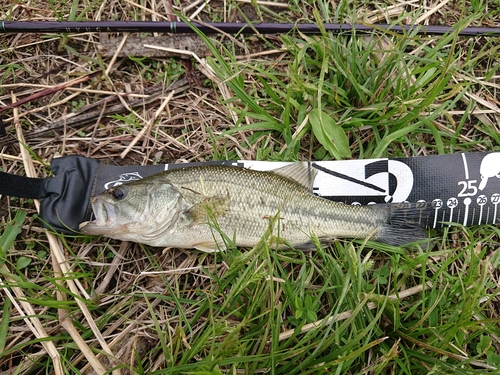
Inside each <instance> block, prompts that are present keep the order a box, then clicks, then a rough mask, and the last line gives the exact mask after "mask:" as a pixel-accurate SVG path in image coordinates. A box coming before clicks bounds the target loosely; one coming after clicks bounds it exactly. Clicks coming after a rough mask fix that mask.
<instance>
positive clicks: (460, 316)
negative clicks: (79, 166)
mask: <svg viewBox="0 0 500 375" xmlns="http://www.w3.org/2000/svg"><path fill="white" fill-rule="evenodd" d="M452 3H454V2H450V3H448V4H447V6H445V7H444V8H443V9H442V11H441V13H440V14H439V15H438V16H437V21H436V22H441V23H443V24H454V23H456V22H459V23H458V25H459V27H465V26H467V25H468V24H480V25H489V24H498V22H499V18H500V13H499V12H498V9H496V8H495V7H494V6H492V5H491V4H490V5H488V4H487V3H486V2H481V1H472V2H465V1H458V2H456V4H452ZM330 4H331V2H327V1H321V0H317V1H309V2H301V1H291V2H289V9H288V10H287V11H280V9H278V8H275V7H270V6H267V5H262V4H259V3H258V2H255V3H254V4H253V7H254V10H255V13H256V17H257V18H262V19H268V18H271V19H272V20H274V21H280V22H289V21H295V20H297V19H302V20H303V19H304V18H305V19H307V20H309V21H314V20H315V19H316V20H318V19H319V20H324V21H329V22H343V21H352V20H356V14H357V13H356V12H357V11H360V10H364V11H365V12H368V11H369V10H372V9H373V8H374V7H375V8H376V7H379V8H380V9H383V8H385V7H388V6H390V5H395V4H397V2H396V1H386V2H376V3H374V2H372V1H361V0H360V1H354V2H348V1H340V2H338V6H337V7H335V8H333V7H332V6H331V5H330ZM42 5H43V4H42ZM42 5H40V4H38V5H37V6H42ZM49 5H50V7H49V8H48V9H51V10H52V12H53V14H52V15H53V17H56V18H58V19H63V18H65V17H66V15H69V17H71V18H73V19H86V18H89V19H90V18H92V15H93V14H94V13H95V11H96V9H97V8H99V6H100V3H99V2H95V1H92V2H86V3H85V4H82V5H81V6H80V5H79V4H78V2H72V3H71V4H62V3H61V2H58V1H54V0H52V1H50V2H49ZM248 6H250V5H248ZM218 7H221V5H220V4H215V5H214V4H212V5H210V6H209V7H208V8H207V9H208V10H207V12H208V15H207V16H209V17H211V19H212V20H214V21H221V20H222V19H223V17H222V16H223V14H222V12H220V10H221V9H219V8H218ZM5 9H7V8H5ZM120 11H123V12H125V14H127V13H126V12H130V13H129V14H128V15H129V16H130V17H131V18H134V19H140V17H141V16H142V14H143V13H142V10H140V8H127V9H122V10H120ZM226 11H227V14H240V15H243V16H245V13H244V12H243V11H242V7H241V6H240V4H237V3H235V2H228V8H227V9H226ZM4 12H5V11H4ZM422 13H423V10H418V9H417V10H415V11H414V12H411V13H402V14H400V15H398V16H395V17H394V18H392V19H391V22H392V23H394V24H399V23H401V22H402V21H403V20H404V19H406V18H410V19H416V18H417V17H419V16H421V15H422ZM108 15H109V16H110V17H109V18H110V19H111V18H112V17H115V16H116V17H118V15H116V14H113V15H110V14H108ZM5 18H7V19H8V18H9V17H8V13H7V17H5ZM204 40H205V42H206V43H207V44H208V45H209V47H210V48H211V50H212V52H213V56H212V57H211V58H209V59H208V62H209V64H210V66H211V67H212V68H213V69H214V71H215V72H216V74H217V77H218V78H219V79H220V80H221V81H222V82H224V84H225V85H227V87H228V88H229V89H230V91H231V93H232V96H231V98H229V99H228V100H225V99H223V97H222V95H221V94H220V92H219V90H218V88H217V87H216V85H215V84H214V83H213V82H210V81H208V80H207V81H206V82H204V84H205V86H206V88H205V89H210V95H208V94H207V96H213V98H214V102H215V103H217V108H216V110H214V112H217V111H218V113H219V112H220V113H224V116H225V117H224V118H223V119H219V120H218V121H219V122H221V123H223V125H224V126H220V127H218V126H215V125H210V124H212V123H208V122H207V123H206V124H205V123H204V124H203V130H204V131H205V132H206V139H205V140H204V142H205V144H204V148H201V150H202V151H200V153H199V154H196V155H192V157H193V159H192V160H203V159H205V160H215V159H238V158H240V157H241V152H242V150H243V151H246V152H248V153H245V154H244V155H249V154H251V155H253V157H254V158H255V159H260V160H275V161H276V160H279V161H293V160H305V159H307V160H333V159H349V158H376V157H382V156H384V157H386V156H390V157H398V156H409V155H410V156H411V155H414V156H416V155H428V154H448V153H457V152H463V151H470V152H473V151H482V150H500V147H499V144H500V137H499V135H498V131H497V128H498V125H497V117H498V113H488V114H476V112H474V111H476V110H478V109H488V107H487V106H486V105H485V104H484V102H486V103H488V102H489V103H491V104H495V103H496V101H495V98H496V97H497V96H498V95H497V91H498V61H499V60H500V53H499V48H500V43H499V42H498V39H494V38H490V39H487V38H477V39H467V38H462V37H457V35H455V34H450V35H445V36H442V37H422V36H416V35H393V34H391V33H386V32H382V31H377V32H374V33H373V34H370V35H367V36H364V37H360V36H356V35H353V34H351V33H348V34H346V35H331V34H328V33H323V34H321V35H314V36H312V35H299V34H297V33H290V34H288V35H282V36H280V37H279V38H278V37H272V38H271V37H266V36H259V37H248V38H246V39H245V38H238V39H236V41H230V40H228V39H224V40H221V39H220V38H218V37H204ZM77 42H78V43H81V41H77ZM77 42H75V41H74V40H73V39H72V36H71V35H64V36H63V37H61V44H62V45H64V46H65V48H66V46H67V50H68V51H69V50H72V51H76V49H75V48H74V44H72V43H77ZM242 43H243V45H244V46H245V47H246V48H248V49H249V50H250V51H252V48H255V49H259V48H261V49H264V50H271V49H280V50H279V51H278V52H276V53H275V54H273V55H271V56H270V57H256V58H251V59H241V58H237V56H240V55H241V54H242V52H241V50H242V47H241V46H242ZM0 45H4V43H3V42H1V43H0ZM262 46H264V47H262ZM75 53H76V52H75ZM80 53H81V52H80ZM82 55H83V53H82ZM9 56H10V55H9ZM15 56H16V55H14V54H13V55H12V60H8V61H6V60H1V61H0V66H4V67H7V68H6V70H5V72H3V73H0V75H1V80H2V82H7V81H8V82H11V81H12V82H16V81H15V79H14V78H15V75H14V73H13V72H17V74H21V73H20V70H23V69H27V68H26V67H23V68H22V69H21V66H22V65H18V64H17V62H16V61H15ZM68 58H72V59H75V60H74V61H78V62H80V63H81V61H94V60H91V58H90V57H78V55H77V54H72V55H71V56H70V57H68ZM80 58H81V60H79V59H80ZM4 59H5V57H4ZM103 64H104V63H103ZM169 64H172V65H171V66H170V65H169ZM96 69H97V68H96ZM120 69H121V70H123V71H125V72H127V73H128V74H130V75H132V76H140V77H142V79H144V80H145V81H147V82H148V83H154V84H157V83H158V82H162V81H167V82H170V81H171V80H175V79H176V77H177V76H179V75H180V74H181V72H182V70H183V67H182V65H181V64H179V63H177V62H174V61H173V60H171V59H168V60H165V61H157V60H152V59H138V58H135V59H130V60H125V61H124V62H123V65H122V66H121V67H120ZM111 74H116V75H118V73H117V72H112V73H111ZM119 77H122V78H124V77H127V76H126V75H122V76H119ZM113 82H114V83H115V84H116V83H117V77H114V78H113ZM204 94H205V92H202V93H201V94H200V97H201V96H203V95H204ZM477 97H479V98H481V99H482V100H484V102H481V101H479V100H477ZM96 100H97V99H96ZM186 101H188V100H187V99H186ZM76 103H80V102H78V101H77V102H76ZM197 103H199V102H197ZM68 105H69V107H68V108H69V111H71V103H69V104H68ZM187 107H188V106H186V108H187ZM202 110H206V111H207V112H208V111H211V110H212V108H211V107H210V108H209V107H208V106H207V107H202V105H201V104H200V111H202ZM186 112H187V113H189V114H190V115H191V112H188V110H187V109H186ZM138 113H140V114H141V115H144V114H147V111H146V110H145V111H144V112H138ZM230 113H234V114H236V118H237V121H236V122H233V120H232V117H231V116H230ZM143 118H146V117H145V116H144V117H143ZM114 120H115V123H117V122H119V123H120V124H121V125H122V126H121V127H120V126H116V127H115V128H114V129H113V130H112V133H111V134H110V136H117V135H120V136H122V135H123V136H127V135H130V134H132V135H134V134H135V133H136V129H139V128H140V127H142V126H143V125H144V124H143V123H142V119H141V118H140V117H139V116H137V115H136V114H130V115H123V116H122V115H120V116H115V117H114ZM30 121H32V122H36V121H39V119H38V117H33V118H31V120H30ZM40 121H41V120H40ZM158 121H161V120H158ZM193 122H195V121H193ZM37 124H40V122H38V123H37ZM164 130H165V132H169V133H168V134H169V136H174V135H175V134H176V133H175V130H171V129H169V128H168V126H165V129H164ZM182 132H183V133H182V135H183V138H179V139H181V140H182V142H185V143H186V144H188V140H189V139H191V138H192V137H193V134H192V133H193V131H192V130H191V128H185V129H183V130H182ZM158 134H160V133H157V134H156V135H155V137H156V136H157V137H160V135H158ZM117 138H119V137H117ZM153 138H154V137H153ZM332 139H335V142H332V141H331V140H332ZM233 140H236V141H237V142H235V141H233ZM160 141H161V139H160ZM54 142H56V140H55V141H54ZM71 142H76V141H67V143H68V144H70V143H71ZM117 142H118V141H117ZM235 143H237V146H236V145H235ZM80 146H81V147H82V148H83V149H84V150H86V148H85V147H87V145H83V146H82V145H81V144H75V145H73V146H71V147H73V148H71V150H76V151H75V152H78V151H79V150H80V149H79V147H80ZM57 147H61V149H62V146H59V145H58V146H57ZM100 147H102V150H100V152H102V153H100V154H98V155H99V157H101V158H103V159H106V158H107V157H108V156H107V155H108V153H110V152H111V151H112V146H111V145H107V144H105V145H104V146H100ZM141 147H143V146H142V145H140V144H139V145H138V146H136V148H134V150H135V152H136V154H137V155H142V154H141V153H142V152H143V151H142V149H141ZM63 150H64V149H63ZM167 150H168V151H169V152H172V154H171V156H170V157H171V160H177V159H182V158H184V157H186V154H180V152H179V155H177V154H175V153H174V151H171V150H169V149H168V148H167ZM191 150H192V149H189V152H191ZM196 150H198V149H196ZM205 150H209V151H208V153H207V152H206V151H205ZM38 151H39V152H40V153H43V150H38ZM38 151H37V150H32V151H31V152H32V155H33V156H35V155H36V153H37V152H38ZM98 151H99V150H98ZM2 152H3V151H2ZM203 152H205V153H203ZM96 155H97V154H96ZM110 159H111V158H110ZM40 160H42V161H45V160H43V159H42V158H40ZM135 160H136V159H133V158H131V159H128V160H127V161H128V162H129V163H132V161H135ZM140 160H141V161H142V160H143V159H140ZM107 161H111V162H116V160H107ZM42 168H43V170H46V171H48V168H47V167H45V166H44V167H42ZM25 206H29V207H31V204H30V203H27V202H19V200H11V201H9V213H8V214H7V215H6V217H5V218H3V220H4V223H3V224H2V226H1V227H0V228H1V229H0V230H1V233H0V263H1V264H2V268H0V279H1V280H2V283H3V285H2V287H1V289H0V305H1V307H0V314H1V315H0V317H1V321H0V372H2V371H4V372H6V373H9V372H7V371H12V372H13V373H18V374H42V373H52V372H53V371H54V364H53V363H54V361H53V360H52V359H51V358H50V356H49V355H48V354H47V353H46V352H45V349H44V347H42V345H41V343H42V342H51V343H53V344H54V345H55V346H56V347H57V350H58V353H59V354H60V356H61V361H62V363H63V368H64V371H65V373H67V374H79V373H83V368H84V366H85V365H87V364H88V361H87V360H86V359H85V358H84V357H83V356H82V355H81V350H80V348H79V347H78V345H77V342H76V341H75V339H74V337H72V336H71V335H70V334H69V333H68V331H67V330H66V329H65V328H63V326H62V325H61V321H62V317H63V316H67V317H68V319H69V320H70V321H71V323H72V324H73V325H74V326H75V328H76V330H77V331H78V333H79V334H80V335H81V336H82V338H83V339H84V340H85V342H86V345H87V346H88V347H89V348H90V349H91V350H92V352H93V353H94V354H95V355H98V356H99V357H98V358H99V359H100V360H101V362H102V363H103V365H104V366H105V367H106V368H107V369H109V370H111V369H112V368H113V366H116V367H117V368H118V367H120V368H121V369H123V372H122V373H125V369H128V370H129V371H130V373H133V374H237V373H245V374H258V373H266V374H267V373H268V374H327V373H328V374H332V373H333V374H401V375H410V374H411V375H415V374H485V373H498V368H499V367H500V355H499V354H498V353H499V352H500V341H499V340H500V339H499V337H500V324H499V323H500V317H499V314H498V303H499V302H498V295H499V292H500V290H499V285H500V284H499V273H498V267H499V266H500V252H499V245H498V243H499V236H500V230H499V228H498V227H497V226H491V225H484V226H481V227H475V228H462V227H460V226H458V225H457V226H452V227H450V228H445V230H444V231H443V232H434V231H432V233H431V235H432V237H433V238H437V240H436V242H435V243H434V244H433V246H431V248H430V249H429V250H428V251H408V250H406V249H403V248H396V247H391V246H388V245H382V244H377V243H371V242H368V243H363V242H360V241H337V242H334V243H333V244H332V245H330V246H321V245H319V244H317V246H316V248H315V249H313V250H310V251H299V250H294V249H290V250H286V251H274V250H272V249H271V247H270V243H269V241H270V238H269V234H266V235H265V236H264V237H263V239H262V241H261V243H259V244H258V245H257V246H256V247H255V248H253V249H237V248H235V247H234V246H232V245H231V239H230V238H228V239H227V242H228V249H229V250H227V251H226V252H221V253H216V254H210V255H207V254H200V253H196V252H186V251H178V250H164V251H161V249H151V248H149V247H147V246H142V245H137V244H121V243H119V242H116V241H109V242H108V241H106V240H102V239H91V238H74V239H73V238H64V237H62V236H61V237H60V238H59V239H60V240H61V241H62V243H63V245H64V247H63V251H64V254H65V257H66V260H67V262H68V264H69V265H70V270H69V273H67V274H66V275H64V276H59V275H58V274H57V273H56V272H55V270H54V266H53V264H54V263H55V262H56V260H55V259H53V258H52V256H51V254H52V253H51V251H50V246H49V244H48V243H47V239H46V237H45V236H44V235H43V234H40V233H38V232H36V231H34V232H33V231H30V230H31V226H34V227H35V228H38V227H37V225H38V224H37V223H36V222H35V221H32V220H31V219H30V218H29V217H30V215H28V218H25V217H24V216H23V214H22V212H24V211H21V210H18V209H19V207H25ZM28 209H29V208H28ZM16 210H17V214H16V213H15V211H16ZM23 223H24V226H23ZM28 224H29V225H28ZM16 236H17V237H16ZM32 237H33V238H32ZM7 280H9V281H7ZM69 280H75V281H76V282H77V283H78V287H79V288H80V289H79V292H78V293H75V291H74V290H72V289H71V288H69V286H68V281H69ZM14 287H20V288H22V290H23V292H24V295H25V297H23V298H24V300H26V301H27V302H28V303H29V304H31V305H32V306H33V307H34V309H35V316H36V317H37V318H38V319H40V321H41V322H42V323H43V326H44V328H45V330H46V331H47V332H48V334H49V337H48V338H37V337H35V336H34V335H33V334H31V331H30V329H29V327H28V326H27V323H26V321H25V320H23V317H22V316H21V314H20V313H19V311H18V310H17V307H16V306H15V303H14V302H15V301H16V299H15V298H14V300H11V298H9V296H8V294H7V291H9V292H11V294H12V290H13V288H14ZM412 288H414V289H412ZM408 290H415V291H416V292H415V293H413V294H410V295H405V294H404V293H405V291H408ZM85 294H88V296H89V297H88V298H87V297H86V296H85ZM61 295H62V296H63V297H61ZM392 295H396V298H392ZM77 301H78V302H80V301H83V302H84V304H85V306H86V308H87V309H88V310H89V311H90V316H91V317H92V319H93V322H94V323H95V324H96V325H97V327H98V330H99V331H100V332H101V333H102V335H103V336H104V337H105V339H106V342H107V343H108V344H109V345H111V343H112V342H113V340H115V339H116V340H118V341H117V343H113V345H111V346H112V350H113V352H114V353H115V354H117V353H119V354H117V355H118V356H119V357H120V358H121V361H118V362H116V363H114V364H113V363H112V362H111V361H109V360H108V359H107V358H106V354H105V353H104V352H103V349H102V348H101V346H100V344H99V343H98V341H97V340H96V337H95V336H96V335H95V332H93V331H92V329H91V327H90V324H89V320H88V319H87V317H85V316H84V315H83V314H82V308H81V306H80V305H78V304H77ZM313 323H316V326H314V327H313V326H312V324H313Z"/></svg>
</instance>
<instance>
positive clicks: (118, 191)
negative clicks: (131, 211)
mask: <svg viewBox="0 0 500 375" xmlns="http://www.w3.org/2000/svg"><path fill="white" fill-rule="evenodd" d="M109 193H110V194H111V196H112V197H113V198H114V199H115V200H117V201H119V200H122V199H123V198H125V196H126V195H127V194H126V192H125V190H124V189H123V188H113V189H111V190H110V191H109Z"/></svg>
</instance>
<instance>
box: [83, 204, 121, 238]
mask: <svg viewBox="0 0 500 375" xmlns="http://www.w3.org/2000/svg"><path fill="white" fill-rule="evenodd" d="M92 210H93V211H94V216H95V220H92V221H85V222H83V223H81V224H80V231H81V232H82V233H85V234H91V235H100V234H104V233H105V232H107V231H106V229H107V230H109V229H111V228H114V227H115V226H116V211H115V207H114V206H113V205H112V204H110V203H108V202H105V201H103V200H102V199H101V198H100V197H99V196H97V197H93V198H92Z"/></svg>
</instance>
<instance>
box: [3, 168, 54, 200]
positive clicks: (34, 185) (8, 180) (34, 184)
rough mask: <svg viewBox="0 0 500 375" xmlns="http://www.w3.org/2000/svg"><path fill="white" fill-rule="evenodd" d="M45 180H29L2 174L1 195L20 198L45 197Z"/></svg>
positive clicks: (23, 177)
mask: <svg viewBox="0 0 500 375" xmlns="http://www.w3.org/2000/svg"><path fill="white" fill-rule="evenodd" d="M45 180H46V179H45V178H29V177H25V176H17V175H13V174H9V173H5V172H0V194H2V195H9V196H11V197H19V198H35V199H41V198H44V197H45V189H43V184H44V182H45Z"/></svg>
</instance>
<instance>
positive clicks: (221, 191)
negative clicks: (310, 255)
mask: <svg viewBox="0 0 500 375" xmlns="http://www.w3.org/2000/svg"><path fill="white" fill-rule="evenodd" d="M314 177H315V171H314V170H313V169H311V168H309V167H308V166H307V165H305V164H302V163H294V164H291V165H289V166H287V167H284V168H280V169H278V170H274V171H271V172H261V171H254V170H249V169H243V168H238V167H229V166H201V167H186V168H181V169H174V170H170V171H165V172H162V173H160V174H157V175H154V176H150V177H147V178H145V179H143V180H139V181H133V182H130V183H128V184H124V185H120V186H118V187H114V188H111V189H109V190H107V191H105V192H103V193H102V194H100V195H98V196H95V197H94V198H93V199H92V208H93V211H94V214H95V217H96V219H95V220H94V221H90V222H84V223H82V224H81V225H80V229H81V231H82V232H83V233H86V234H91V235H104V236H107V237H111V238H114V239H119V240H126V241H134V242H139V243H144V244H148V245H151V246H163V247H177V248H195V249H198V250H202V251H215V250H216V249H218V248H224V239H223V236H221V232H222V233H224V234H225V235H226V236H227V237H228V238H230V239H234V242H235V244H236V245H237V246H241V247H253V246H255V245H256V244H257V243H258V242H259V240H260V239H261V238H262V236H263V235H264V234H265V233H266V231H268V230H269V231H270V233H271V237H272V238H274V239H275V242H274V245H273V246H274V247H277V248H280V247H285V246H291V247H298V248H304V247H307V246H309V245H310V244H311V237H312V236H316V237H317V238H319V239H320V240H321V241H325V242H326V241H331V240H332V239H335V238H359V239H365V238H369V239H372V240H376V241H380V242H384V243H387V244H391V245H404V244H407V243H411V242H415V241H419V240H422V239H425V238H427V236H426V235H425V233H424V232H423V231H422V229H421V228H419V226H418V221H419V219H420V218H421V216H422V215H423V214H428V211H427V212H426V209H425V206H423V207H420V208H418V207H416V206H415V205H406V206H405V205H402V206H401V205H396V204H394V205H393V204H380V205H368V206H351V205H345V204H341V203H335V202H332V201H329V200H326V199H323V198H320V197H317V196H315V195H314V194H312V193H311V191H312V183H313V181H314Z"/></svg>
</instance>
